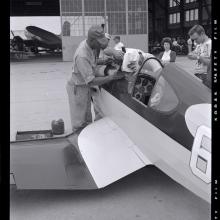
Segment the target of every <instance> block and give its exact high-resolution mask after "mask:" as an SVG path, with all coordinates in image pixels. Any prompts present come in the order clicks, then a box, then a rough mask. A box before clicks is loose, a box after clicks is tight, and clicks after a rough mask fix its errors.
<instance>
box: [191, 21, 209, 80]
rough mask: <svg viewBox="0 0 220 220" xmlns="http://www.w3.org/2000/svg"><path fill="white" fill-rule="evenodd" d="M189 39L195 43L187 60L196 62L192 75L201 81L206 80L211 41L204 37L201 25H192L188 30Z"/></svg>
mask: <svg viewBox="0 0 220 220" xmlns="http://www.w3.org/2000/svg"><path fill="white" fill-rule="evenodd" d="M188 34H189V36H190V39H191V40H192V41H193V40H194V41H195V42H196V44H197V46H196V48H195V50H194V51H192V52H191V53H189V54H188V58H189V59H191V60H196V61H197V62H196V65H195V71H194V75H195V76H197V77H198V78H199V79H201V80H202V81H205V80H206V77H207V68H208V65H209V64H210V57H211V49H212V40H211V39H210V38H209V37H208V36H207V35H206V33H205V30H204V28H203V27H202V26H201V25H194V26H193V27H192V28H191V29H190V30H189V33H188Z"/></svg>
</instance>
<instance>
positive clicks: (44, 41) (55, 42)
mask: <svg viewBox="0 0 220 220" xmlns="http://www.w3.org/2000/svg"><path fill="white" fill-rule="evenodd" d="M11 32H12V34H13V36H14V33H13V31H11ZM24 33H25V36H26V38H27V39H22V38H21V37H20V36H14V37H13V39H12V42H11V43H12V46H13V47H14V48H16V50H19V51H24V46H25V47H27V48H29V49H30V50H31V52H34V53H38V52H41V51H46V52H49V53H52V52H54V51H55V50H61V49H62V41H61V38H60V36H57V35H55V34H53V33H51V32H49V31H46V30H44V29H42V28H39V27H36V26H27V27H26V29H25V32H24Z"/></svg>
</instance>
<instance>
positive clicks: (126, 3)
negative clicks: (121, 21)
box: [125, 0, 129, 35]
mask: <svg viewBox="0 0 220 220" xmlns="http://www.w3.org/2000/svg"><path fill="white" fill-rule="evenodd" d="M125 10H126V11H125V13H126V35H128V28H129V26H128V0H125Z"/></svg>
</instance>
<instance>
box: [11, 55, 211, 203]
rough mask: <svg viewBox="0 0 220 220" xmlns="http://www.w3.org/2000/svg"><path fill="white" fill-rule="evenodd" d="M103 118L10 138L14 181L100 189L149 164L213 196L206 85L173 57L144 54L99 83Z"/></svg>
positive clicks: (195, 190)
mask: <svg viewBox="0 0 220 220" xmlns="http://www.w3.org/2000/svg"><path fill="white" fill-rule="evenodd" d="M97 102H98V103H99V107H100V110H101V112H102V113H103V116H104V117H103V118H102V119H100V120H98V121H95V122H94V123H92V124H90V125H88V126H87V127H86V128H84V129H83V130H82V131H81V132H80V133H79V135H76V134H68V135H61V136H53V137H51V138H43V139H35V140H17V141H13V142H11V144H10V145H11V146H10V147H11V160H10V161H11V166H10V173H11V175H10V177H11V181H12V182H14V183H15V184H16V186H17V188H18V189H69V190H72V189H98V188H102V187H106V186H107V185H109V184H111V183H113V182H115V181H117V180H119V179H121V178H122V177H124V176H126V175H129V174H131V173H133V172H134V171H136V170H138V169H141V168H142V167H144V166H147V165H155V166H156V167H158V168H159V169H160V170H162V171H163V172H164V173H166V174H167V175H168V176H169V177H171V178H172V179H174V180H175V181H177V182H178V183H180V184H181V185H183V186H184V187H186V188H187V189H189V190H190V191H192V192H193V193H195V194H196V195H197V196H199V197H201V198H202V199H204V200H206V201H208V202H210V195H211V91H210V89H209V88H207V87H206V86H205V85H203V84H202V83H201V82H200V81H199V80H198V79H197V78H196V77H194V76H192V75H190V74H189V73H187V72H186V71H184V70H182V69H181V68H179V67H178V66H177V65H176V64H174V63H173V64H168V65H165V66H163V65H162V64H161V63H160V61H159V60H157V59H156V58H153V57H150V58H147V59H145V61H144V62H143V64H142V65H141V67H140V68H139V69H138V71H136V73H135V74H127V75H126V76H125V78H123V79H121V80H118V81H113V82H111V83H108V84H106V85H104V86H102V87H101V89H100V96H99V99H98V101H97Z"/></svg>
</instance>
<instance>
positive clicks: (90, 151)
mask: <svg viewBox="0 0 220 220" xmlns="http://www.w3.org/2000/svg"><path fill="white" fill-rule="evenodd" d="M78 145H79V149H80V152H81V155H82V157H83V159H84V161H85V163H86V165H87V167H88V169H89V171H90V173H91V175H92V177H93V179H94V181H95V183H96V185H97V186H98V188H102V187H105V186H107V185H109V184H111V183H113V182H115V181H117V180H119V179H121V178H122V177H124V176H127V175H128V174H130V173H133V172H134V171H136V170H138V169H140V168H142V167H144V166H146V165H150V164H151V162H150V161H149V160H148V158H146V157H145V156H144V155H143V154H142V153H141V152H140V150H139V149H138V148H137V146H135V144H134V143H133V142H132V141H131V140H130V139H129V138H128V136H127V135H126V134H125V132H124V131H123V130H122V129H121V128H120V127H119V126H118V125H117V124H115V123H114V122H113V121H112V120H111V119H110V118H108V117H104V118H102V119H100V120H98V121H96V122H94V123H92V124H91V125H89V126H87V127H86V128H85V129H83V130H82V132H81V133H80V135H79V137H78Z"/></svg>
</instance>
